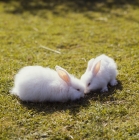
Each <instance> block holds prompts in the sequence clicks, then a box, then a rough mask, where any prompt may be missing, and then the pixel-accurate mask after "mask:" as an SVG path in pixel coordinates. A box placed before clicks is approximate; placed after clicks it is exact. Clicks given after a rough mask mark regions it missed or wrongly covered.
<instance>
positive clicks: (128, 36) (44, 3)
mask: <svg viewBox="0 0 139 140" xmlns="http://www.w3.org/2000/svg"><path fill="white" fill-rule="evenodd" d="M48 48H49V49H48ZM52 50H54V51H52ZM103 53H104V54H106V55H108V56H110V57H112V58H113V59H114V60H115V61H116V63H117V65H118V71H119V74H118V76H117V80H118V85H117V86H115V87H110V86H109V91H108V92H105V93H103V94H102V93H100V92H92V93H90V94H88V95H85V97H84V98H82V99H80V100H77V101H74V102H71V101H68V102H66V103H48V102H46V103H27V102H22V101H20V99H18V97H16V96H14V95H11V94H10V93H9V90H10V89H11V87H12V86H13V81H14V75H15V74H16V73H17V72H18V70H19V69H20V68H22V67H24V66H27V65H41V66H44V67H47V66H49V67H50V68H54V67H55V65H60V66H62V67H64V68H65V69H66V70H67V71H68V72H70V73H72V74H73V75H75V76H76V77H78V78H80V77H81V75H82V74H83V73H84V71H85V69H86V66H87V61H88V60H89V59H91V58H93V57H96V56H98V55H100V54H103ZM0 65H1V66H0V139H1V140H14V139H29V140H34V139H54V140H62V139H63V140H71V139H75V140H83V139H84V140H106V139H108V140H109V139H110V140H111V139H112V140H139V84H138V83H139V1H138V0H134V1H130V0H94V1H91V0H86V1H85V0H76V1H74V0H69V1H68V0H63V1H62V0H39V1H37V0H30V1H28V0H18V1H16V0H0Z"/></svg>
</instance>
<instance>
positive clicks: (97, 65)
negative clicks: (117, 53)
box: [93, 60, 101, 75]
mask: <svg viewBox="0 0 139 140" xmlns="http://www.w3.org/2000/svg"><path fill="white" fill-rule="evenodd" d="M100 65H101V60H100V61H99V62H97V63H96V64H95V66H94V68H93V74H94V75H97V73H98V72H99V70H100Z"/></svg>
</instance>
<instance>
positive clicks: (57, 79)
mask: <svg viewBox="0 0 139 140" xmlns="http://www.w3.org/2000/svg"><path fill="white" fill-rule="evenodd" d="M55 69H56V71H54V70H52V69H50V68H44V67H41V66H26V67H24V68H22V69H21V70H20V71H19V72H18V73H17V74H16V76H15V81H14V87H13V89H12V90H11V94H15V95H17V96H19V98H20V99H21V100H23V101H32V102H43V101H52V102H53V101H59V102H65V101H67V100H76V99H79V98H80V97H84V88H85V87H84V84H83V83H82V82H81V81H80V80H79V79H77V78H75V77H74V76H73V75H70V74H69V73H68V72H67V71H66V70H65V69H63V68H61V67H60V66H56V67H55Z"/></svg>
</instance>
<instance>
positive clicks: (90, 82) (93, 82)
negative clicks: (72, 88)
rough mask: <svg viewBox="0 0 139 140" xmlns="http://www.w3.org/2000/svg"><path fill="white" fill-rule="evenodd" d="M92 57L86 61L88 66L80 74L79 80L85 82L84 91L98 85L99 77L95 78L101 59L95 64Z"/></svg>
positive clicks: (93, 88)
mask: <svg viewBox="0 0 139 140" xmlns="http://www.w3.org/2000/svg"><path fill="white" fill-rule="evenodd" d="M93 62H94V59H91V60H90V61H89V62H88V67H87V70H86V72H85V73H84V74H83V75H82V77H81V81H82V82H83V83H84V84H85V91H84V92H85V93H89V92H90V91H92V90H95V89H97V88H98V86H99V79H98V78H96V77H97V74H98V72H99V70H100V66H101V60H100V61H99V62H97V63H96V64H95V66H92V65H94V64H93Z"/></svg>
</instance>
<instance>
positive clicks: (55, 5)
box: [0, 0, 139, 16]
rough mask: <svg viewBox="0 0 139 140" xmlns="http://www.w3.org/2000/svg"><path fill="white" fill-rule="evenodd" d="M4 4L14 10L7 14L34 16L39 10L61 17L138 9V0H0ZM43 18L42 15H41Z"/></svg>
mask: <svg viewBox="0 0 139 140" xmlns="http://www.w3.org/2000/svg"><path fill="white" fill-rule="evenodd" d="M0 1H2V2H5V3H10V5H12V6H13V7H14V9H13V8H12V9H9V10H8V12H11V13H14V14H18V13H22V12H24V11H29V12H30V13H32V14H36V12H37V11H39V10H49V11H51V12H52V13H53V14H56V15H61V14H62V13H63V12H64V13H65V14H67V12H68V11H71V12H80V13H82V12H86V11H98V12H109V10H108V9H112V8H118V7H122V8H123V6H125V5H133V6H136V7H138V6H139V1H138V0H133V1H132V0H0ZM104 7H106V8H107V10H106V8H104ZM42 16H43V15H42Z"/></svg>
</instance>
